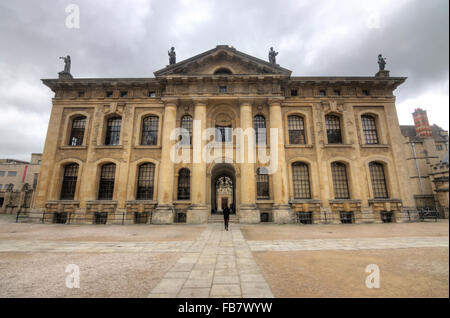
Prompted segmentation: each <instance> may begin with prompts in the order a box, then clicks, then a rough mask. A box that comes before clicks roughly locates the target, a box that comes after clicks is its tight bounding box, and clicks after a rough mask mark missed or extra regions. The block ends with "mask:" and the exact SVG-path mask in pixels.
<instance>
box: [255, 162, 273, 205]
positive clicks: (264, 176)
mask: <svg viewBox="0 0 450 318" xmlns="http://www.w3.org/2000/svg"><path fill="white" fill-rule="evenodd" d="M256 190H257V191H256V197H257V199H259V200H261V199H262V200H264V199H269V197H270V194H269V174H268V172H267V169H266V168H258V170H256Z"/></svg>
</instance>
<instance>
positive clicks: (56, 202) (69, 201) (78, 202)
mask: <svg viewBox="0 0 450 318" xmlns="http://www.w3.org/2000/svg"><path fill="white" fill-rule="evenodd" d="M45 204H80V201H78V200H51V201H47V202H46V203H45Z"/></svg>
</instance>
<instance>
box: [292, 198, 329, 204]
mask: <svg viewBox="0 0 450 318" xmlns="http://www.w3.org/2000/svg"><path fill="white" fill-rule="evenodd" d="M321 202H322V201H320V200H314V199H293V200H289V203H291V204H303V203H308V204H320V203H321Z"/></svg>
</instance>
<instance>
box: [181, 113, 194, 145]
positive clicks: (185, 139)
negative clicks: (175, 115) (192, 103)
mask: <svg viewBox="0 0 450 318" xmlns="http://www.w3.org/2000/svg"><path fill="white" fill-rule="evenodd" d="M181 128H184V129H186V131H185V132H182V136H181V144H182V145H187V146H189V145H192V117H191V116H190V115H185V116H183V118H181ZM185 134H186V135H185Z"/></svg>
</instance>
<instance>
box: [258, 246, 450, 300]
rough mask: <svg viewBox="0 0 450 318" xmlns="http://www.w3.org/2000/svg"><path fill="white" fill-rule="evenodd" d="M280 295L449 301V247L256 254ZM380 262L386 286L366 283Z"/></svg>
mask: <svg viewBox="0 0 450 318" xmlns="http://www.w3.org/2000/svg"><path fill="white" fill-rule="evenodd" d="M253 255H254V257H255V260H256V262H257V263H258V265H259V266H260V268H261V270H262V271H263V274H264V277H265V279H266V280H267V282H268V283H269V285H270V288H271V289H272V292H273V293H274V295H275V297H332V298H334V297H445V298H448V297H449V251H448V248H408V249H393V250H364V251H311V252H257V253H253ZM369 264H377V265H378V266H379V269H380V288H379V289H368V288H367V287H366V285H365V280H366V277H367V276H368V275H369V273H366V272H365V268H366V266H367V265H369Z"/></svg>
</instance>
